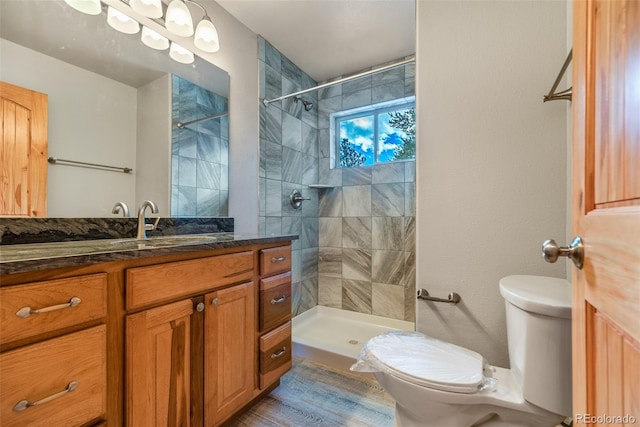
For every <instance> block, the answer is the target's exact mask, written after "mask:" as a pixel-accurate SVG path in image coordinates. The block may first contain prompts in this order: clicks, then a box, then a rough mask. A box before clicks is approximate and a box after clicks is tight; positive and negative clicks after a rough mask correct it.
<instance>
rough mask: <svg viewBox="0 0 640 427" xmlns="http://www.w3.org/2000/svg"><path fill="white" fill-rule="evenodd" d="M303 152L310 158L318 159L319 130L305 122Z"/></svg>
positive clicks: (303, 124) (303, 125)
mask: <svg viewBox="0 0 640 427" xmlns="http://www.w3.org/2000/svg"><path fill="white" fill-rule="evenodd" d="M302 152H303V153H304V154H305V155H308V156H312V157H316V158H317V157H318V129H317V128H315V127H313V126H310V125H308V124H307V123H305V122H304V121H303V122H302ZM316 164H317V162H316Z"/></svg>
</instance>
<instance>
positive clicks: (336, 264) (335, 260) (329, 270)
mask: <svg viewBox="0 0 640 427" xmlns="http://www.w3.org/2000/svg"><path fill="white" fill-rule="evenodd" d="M318 274H319V275H322V276H328V277H337V278H342V248H326V247H322V246H320V248H319V249H318Z"/></svg>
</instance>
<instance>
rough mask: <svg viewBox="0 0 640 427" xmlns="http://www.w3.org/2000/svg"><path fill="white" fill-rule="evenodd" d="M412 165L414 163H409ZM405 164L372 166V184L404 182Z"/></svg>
mask: <svg viewBox="0 0 640 427" xmlns="http://www.w3.org/2000/svg"><path fill="white" fill-rule="evenodd" d="M411 163H414V162H411ZM404 164H405V162H396V163H386V164H381V165H376V166H374V167H373V168H372V169H373V172H372V174H371V182H372V183H373V184H388V183H395V182H405V178H404V173H405V172H404V171H405V165H404Z"/></svg>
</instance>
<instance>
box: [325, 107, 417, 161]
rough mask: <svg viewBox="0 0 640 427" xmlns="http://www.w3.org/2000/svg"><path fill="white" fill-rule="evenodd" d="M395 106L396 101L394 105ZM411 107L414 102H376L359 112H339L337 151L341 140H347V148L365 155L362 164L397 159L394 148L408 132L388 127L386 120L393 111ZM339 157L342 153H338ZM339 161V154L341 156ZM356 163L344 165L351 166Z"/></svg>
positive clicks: (401, 111)
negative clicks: (378, 103)
mask: <svg viewBox="0 0 640 427" xmlns="http://www.w3.org/2000/svg"><path fill="white" fill-rule="evenodd" d="M396 105H397V104H396ZM412 108H413V103H410V104H406V103H405V104H402V105H397V107H395V108H394V106H389V105H388V103H387V105H379V106H378V108H375V106H374V107H373V108H372V109H369V111H366V110H365V111H362V112H361V113H360V114H358V113H356V114H349V113H348V112H345V113H340V114H339V115H338V116H337V117H336V118H335V120H336V124H337V129H336V130H337V131H338V139H337V141H335V143H336V145H337V147H338V150H339V151H340V142H341V141H343V140H344V139H347V140H348V141H349V147H351V149H352V150H353V151H355V153H357V154H358V155H359V156H361V157H363V158H364V162H363V163H362V164H361V165H363V166H367V165H373V164H375V163H385V162H390V161H394V160H397V159H395V155H394V151H395V149H396V148H397V147H401V146H402V145H403V144H404V141H403V140H402V138H406V137H407V134H406V133H405V132H404V131H402V130H401V129H398V128H395V127H393V126H391V124H390V123H389V120H390V119H391V114H393V113H406V112H408V111H409V110H411V109H412ZM341 156H342V153H341ZM341 162H342V157H341ZM354 165H356V164H343V165H342V166H343V167H344V166H354Z"/></svg>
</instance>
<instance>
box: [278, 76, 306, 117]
mask: <svg viewBox="0 0 640 427" xmlns="http://www.w3.org/2000/svg"><path fill="white" fill-rule="evenodd" d="M299 91H300V85H299V84H296V83H294V82H292V81H291V80H289V79H287V78H286V77H284V76H283V77H282V93H283V94H287V93H294V92H299ZM282 111H285V112H287V113H289V114H290V115H292V116H293V117H295V118H297V119H300V118H301V117H302V103H301V102H296V100H295V98H286V99H283V100H282Z"/></svg>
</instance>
